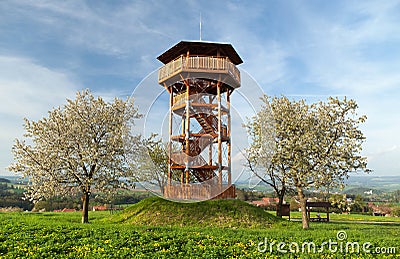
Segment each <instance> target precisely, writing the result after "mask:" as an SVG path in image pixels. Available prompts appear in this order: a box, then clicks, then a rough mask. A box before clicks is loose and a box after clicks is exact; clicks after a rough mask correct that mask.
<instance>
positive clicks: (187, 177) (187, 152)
mask: <svg viewBox="0 0 400 259" xmlns="http://www.w3.org/2000/svg"><path fill="white" fill-rule="evenodd" d="M186 88H187V89H186V120H185V124H186V132H185V141H186V155H187V156H186V169H185V172H186V184H188V183H189V168H190V165H189V156H190V139H189V137H190V100H189V99H190V98H189V97H190V95H189V92H190V86H189V84H187V85H186Z"/></svg>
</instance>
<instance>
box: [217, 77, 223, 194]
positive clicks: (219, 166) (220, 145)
mask: <svg viewBox="0 0 400 259" xmlns="http://www.w3.org/2000/svg"><path fill="white" fill-rule="evenodd" d="M217 98H218V185H219V186H220V187H222V120H221V83H220V81H218V83H217Z"/></svg>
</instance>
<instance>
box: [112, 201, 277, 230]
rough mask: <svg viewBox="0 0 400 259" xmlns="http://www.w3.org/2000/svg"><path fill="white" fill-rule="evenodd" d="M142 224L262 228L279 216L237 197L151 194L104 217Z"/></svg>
mask: <svg viewBox="0 0 400 259" xmlns="http://www.w3.org/2000/svg"><path fill="white" fill-rule="evenodd" d="M105 220H106V221H107V222H111V223H128V224H134V225H143V226H193V227H229V228H265V227H270V226H271V225H272V224H273V223H275V222H278V221H280V219H279V218H277V217H275V216H273V215H271V214H269V213H268V212H266V211H264V210H263V209H260V208H257V207H255V206H253V205H250V204H248V203H246V202H243V201H239V200H209V201H203V202H196V203H179V202H173V201H168V200H164V199H162V198H159V197H151V198H147V199H144V200H142V201H141V202H139V203H137V204H135V205H132V206H130V207H128V208H126V209H125V210H124V211H122V212H121V213H119V214H116V215H114V216H112V217H110V218H107V219H105Z"/></svg>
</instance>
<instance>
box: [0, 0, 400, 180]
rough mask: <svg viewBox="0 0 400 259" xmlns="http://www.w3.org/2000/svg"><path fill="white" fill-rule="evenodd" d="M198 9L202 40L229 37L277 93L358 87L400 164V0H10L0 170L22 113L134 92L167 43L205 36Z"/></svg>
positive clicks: (375, 148) (374, 129) (2, 20)
mask: <svg viewBox="0 0 400 259" xmlns="http://www.w3.org/2000/svg"><path fill="white" fill-rule="evenodd" d="M200 13H201V15H202V27H203V31H202V37H203V40H207V41H217V42H229V43H231V44H232V45H233V46H234V47H235V49H236V50H237V52H238V53H239V55H240V56H241V57H242V59H243V60H244V63H243V64H242V65H240V67H241V69H242V70H243V71H247V73H248V74H249V75H251V76H252V77H253V78H254V80H255V81H256V82H257V83H258V85H259V86H261V88H262V90H263V91H264V92H265V93H267V94H268V95H281V94H284V95H287V96H289V97H290V98H296V99H297V98H306V99H307V100H309V101H317V100H325V99H326V98H327V97H328V96H330V95H332V96H340V97H343V96H348V97H350V98H354V99H356V101H357V102H358V103H359V106H360V109H359V113H360V114H366V115H367V116H368V120H367V122H366V123H365V125H363V127H362V129H363V131H364V133H365V135H366V137H367V141H366V143H365V144H364V151H363V154H364V155H366V156H368V159H369V167H370V168H371V169H373V170H374V174H375V175H400V159H399V158H400V134H399V133H400V116H399V109H398V104H399V101H398V100H399V99H400V87H399V86H400V73H399V69H400V26H399V25H400V1H390V0H388V1H322V0H321V1H294V0H293V1H169V0H163V1H18V0H12V1H7V0H5V1H4V0H3V1H1V2H0V90H1V95H0V121H1V127H0V175H2V174H8V172H7V171H6V169H5V167H6V166H7V165H8V164H9V163H11V162H12V156H11V151H10V150H11V146H12V143H13V140H14V139H15V138H17V137H21V135H22V133H23V131H22V123H23V118H24V117H27V118H29V119H34V120H37V119H40V118H41V117H43V116H45V115H46V112H47V111H48V110H50V109H51V108H53V107H55V106H59V105H62V104H64V103H65V99H66V98H73V97H74V94H75V92H76V91H77V90H81V89H84V88H89V89H91V90H92V91H93V92H94V93H96V94H98V95H101V96H104V97H106V98H112V97H115V96H117V97H126V96H130V95H131V93H132V92H133V91H134V89H135V87H136V86H137V85H138V84H139V83H140V82H141V81H142V79H143V78H145V77H146V76H147V75H149V74H150V73H152V72H153V71H155V70H156V69H158V67H159V66H160V65H161V63H160V62H159V61H158V60H157V59H156V57H157V56H158V55H159V54H161V53H162V52H163V51H164V50H166V49H168V48H169V47H171V46H172V45H174V44H176V43H177V42H179V41H181V40H198V39H199V16H200ZM149 89H154V92H157V91H161V90H162V88H160V87H159V86H157V85H151V86H149ZM151 91H153V90H151ZM235 105H236V106H237V109H238V110H239V111H240V108H241V103H240V98H238V101H237V103H236V104H235ZM238 131H240V129H238ZM233 134H234V133H233Z"/></svg>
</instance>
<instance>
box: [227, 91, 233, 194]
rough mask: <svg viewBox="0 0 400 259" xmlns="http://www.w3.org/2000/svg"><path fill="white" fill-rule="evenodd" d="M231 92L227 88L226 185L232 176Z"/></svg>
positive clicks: (229, 182)
mask: <svg viewBox="0 0 400 259" xmlns="http://www.w3.org/2000/svg"><path fill="white" fill-rule="evenodd" d="M230 95H231V92H230V90H229V89H228V91H227V92H226V106H227V107H226V108H227V110H228V111H227V115H228V125H227V126H228V129H227V135H228V136H227V137H228V138H229V139H228V141H227V145H228V186H230V185H231V184H232V177H231V171H232V169H231V167H232V164H231V151H232V145H231V139H232V138H231V98H230Z"/></svg>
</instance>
